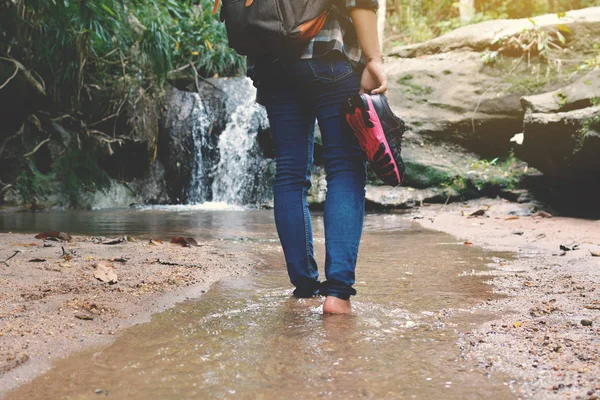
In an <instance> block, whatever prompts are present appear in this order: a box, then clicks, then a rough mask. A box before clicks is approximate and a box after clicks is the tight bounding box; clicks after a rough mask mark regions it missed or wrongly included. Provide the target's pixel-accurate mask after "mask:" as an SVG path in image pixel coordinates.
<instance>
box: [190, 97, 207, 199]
mask: <svg viewBox="0 0 600 400" xmlns="http://www.w3.org/2000/svg"><path fill="white" fill-rule="evenodd" d="M194 97H195V100H196V102H195V106H194V108H193V111H192V114H191V116H190V118H191V119H192V121H193V123H192V137H193V140H194V152H193V154H194V158H193V163H192V175H191V179H190V186H189V189H188V198H189V202H190V203H191V204H201V203H204V202H205V201H208V200H209V199H210V193H208V190H207V188H208V187H209V186H208V183H209V179H210V177H209V174H208V172H209V170H210V163H209V162H208V161H209V159H208V158H209V157H207V155H208V153H209V152H210V151H211V150H213V148H212V147H213V145H212V143H211V141H210V140H209V135H210V132H211V128H212V121H211V120H210V119H209V117H208V112H207V109H206V106H205V104H204V103H203V102H202V99H201V98H200V95H198V94H195V96H194Z"/></svg>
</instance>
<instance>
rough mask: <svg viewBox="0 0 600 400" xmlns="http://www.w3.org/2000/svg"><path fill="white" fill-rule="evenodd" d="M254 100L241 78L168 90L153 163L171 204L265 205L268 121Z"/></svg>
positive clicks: (268, 172) (268, 174)
mask: <svg viewBox="0 0 600 400" xmlns="http://www.w3.org/2000/svg"><path fill="white" fill-rule="evenodd" d="M255 96H256V92H255V89H254V87H253V86H252V83H251V81H250V80H249V79H247V78H227V79H208V80H205V81H203V82H201V83H200V84H199V92H198V93H192V92H185V91H181V90H178V89H175V88H171V89H170V90H169V92H168V94H167V100H166V103H167V104H168V108H167V112H166V115H165V118H164V124H163V127H162V129H161V133H160V146H159V148H160V149H161V151H160V152H159V159H160V160H161V161H162V163H163V165H165V169H166V180H167V190H168V192H169V196H170V198H171V199H172V201H173V202H174V203H202V202H205V201H215V200H216V201H227V202H231V203H236V204H237V203H241V204H245V205H250V204H253V205H256V204H259V205H262V204H264V203H268V202H269V197H270V190H268V188H267V187H268V186H269V184H270V179H271V178H270V177H272V172H273V171H272V167H271V160H269V159H266V158H265V157H264V154H265V153H269V152H268V151H264V150H263V148H262V147H261V144H264V145H265V146H268V144H269V140H268V135H265V132H266V131H268V122H267V118H266V111H265V110H264V108H262V107H260V106H258V105H257V104H256V103H255V102H254V98H255ZM242 114H243V115H242ZM223 135H226V136H225V137H224V138H223V137H222V136H223ZM234 142H235V143H234ZM271 153H272V151H271ZM227 158H231V160H229V159H227ZM222 159H223V162H222V163H220V161H221V160H222ZM222 181H223V182H222ZM232 192H235V193H234V194H235V195H236V196H233V197H235V198H234V199H229V194H231V193H232ZM237 195H239V197H237Z"/></svg>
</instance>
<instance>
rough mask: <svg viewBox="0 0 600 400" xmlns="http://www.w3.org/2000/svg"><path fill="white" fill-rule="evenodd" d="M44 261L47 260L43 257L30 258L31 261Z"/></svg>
mask: <svg viewBox="0 0 600 400" xmlns="http://www.w3.org/2000/svg"><path fill="white" fill-rule="evenodd" d="M44 261H46V260H45V259H43V258H32V259H31V260H29V262H44Z"/></svg>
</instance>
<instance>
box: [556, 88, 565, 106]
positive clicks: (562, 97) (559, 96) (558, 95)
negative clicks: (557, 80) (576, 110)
mask: <svg viewBox="0 0 600 400" xmlns="http://www.w3.org/2000/svg"><path fill="white" fill-rule="evenodd" d="M554 97H555V98H556V101H557V102H558V105H559V106H560V108H561V109H563V108H565V107H566V105H567V95H566V94H564V93H563V92H561V91H558V92H556V93H555V94H554Z"/></svg>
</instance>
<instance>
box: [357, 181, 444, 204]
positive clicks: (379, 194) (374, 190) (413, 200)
mask: <svg viewBox="0 0 600 400" xmlns="http://www.w3.org/2000/svg"><path fill="white" fill-rule="evenodd" d="M448 197H449V196H448V194H447V192H446V191H445V190H444V189H440V188H428V189H413V188H407V187H395V188H393V187H389V186H374V185H367V194H366V197H365V200H366V202H367V207H369V208H371V209H384V208H413V207H415V206H418V205H420V204H422V203H444V202H446V201H447V200H448Z"/></svg>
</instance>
